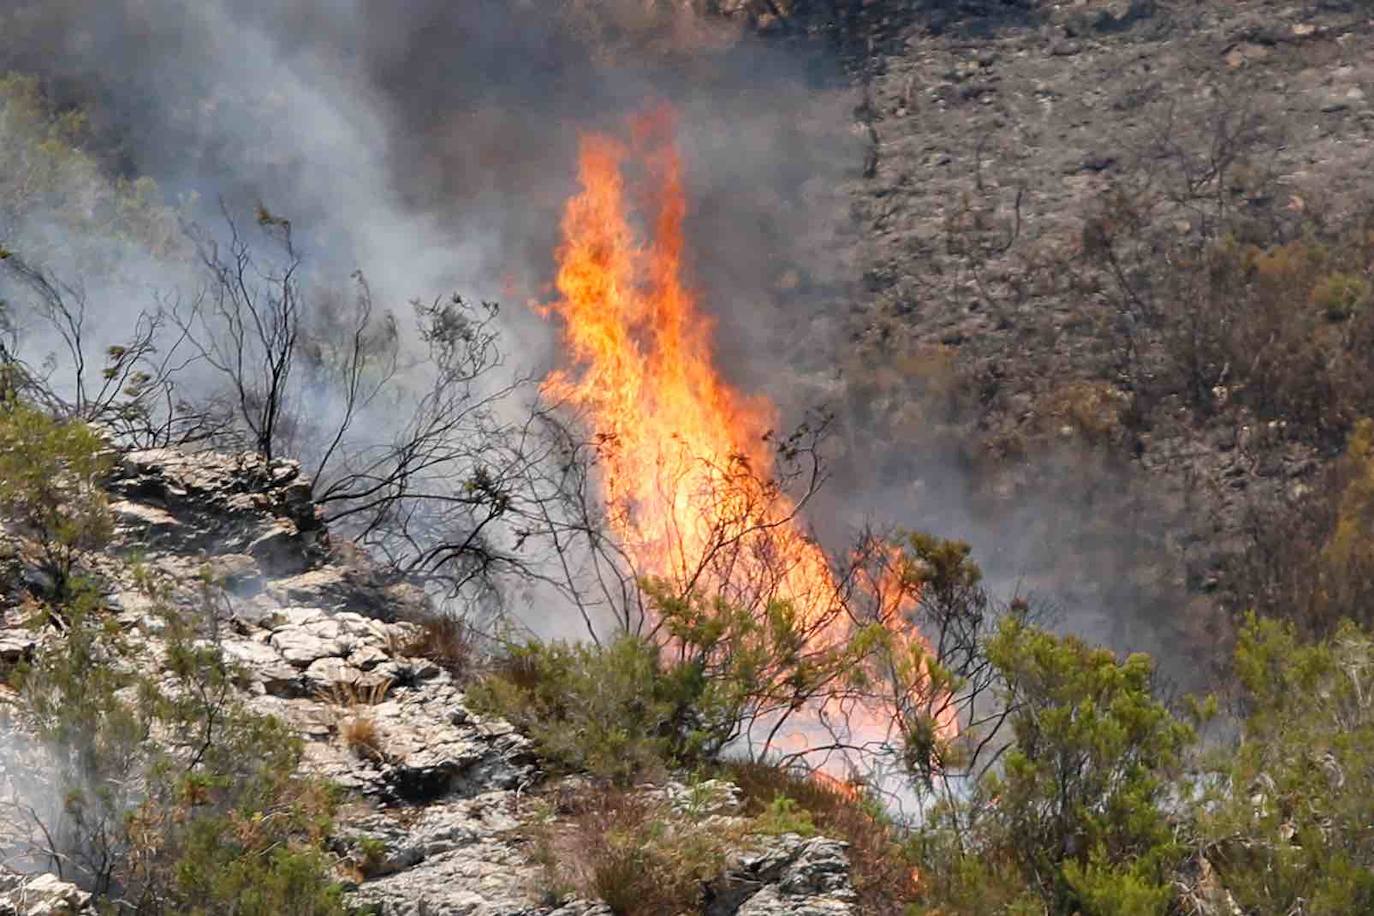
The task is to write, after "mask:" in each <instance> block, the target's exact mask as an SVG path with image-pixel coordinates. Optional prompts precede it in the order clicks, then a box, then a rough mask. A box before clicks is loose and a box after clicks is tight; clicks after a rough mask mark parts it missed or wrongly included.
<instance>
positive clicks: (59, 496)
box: [0, 396, 112, 597]
mask: <svg viewBox="0 0 1374 916" xmlns="http://www.w3.org/2000/svg"><path fill="white" fill-rule="evenodd" d="M109 468H110V459H109V457H108V455H107V454H106V452H105V444H104V443H103V442H102V441H101V440H100V437H99V436H97V435H96V434H95V433H94V432H92V431H91V430H90V428H89V427H87V426H86V425H85V424H83V423H80V422H77V421H72V420H68V421H61V420H55V419H53V418H52V417H50V416H48V415H47V414H46V413H44V412H43V411H41V410H38V409H36V408H34V407H31V406H29V405H27V404H25V403H23V402H21V401H19V400H18V399H16V398H14V397H13V396H11V397H9V398H8V399H7V400H5V401H4V402H3V403H0V511H3V512H4V514H5V517H6V520H7V521H8V523H9V524H10V525H11V526H12V530H14V531H15V533H16V534H18V535H20V536H21V537H24V538H30V539H32V540H33V541H34V543H35V544H36V545H37V548H38V552H39V559H40V563H41V565H42V568H43V570H44V572H46V573H47V574H48V575H49V576H50V577H51V579H52V591H53V593H54V594H55V595H56V596H58V597H63V596H65V595H66V594H67V592H68V589H69V586H70V583H71V577H72V571H73V569H74V568H75V566H76V564H77V562H78V561H79V559H80V558H81V556H82V554H84V553H85V552H87V551H90V550H95V549H98V548H100V547H101V546H103V545H104V544H105V543H106V542H107V541H108V540H109V538H110V535H111V532H112V522H111V519H110V514H109V509H108V505H107V501H106V497H105V493H104V491H103V490H102V489H101V482H102V480H103V478H104V477H105V475H106V474H107V473H108V472H109Z"/></svg>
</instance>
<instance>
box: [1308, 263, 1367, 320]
mask: <svg viewBox="0 0 1374 916" xmlns="http://www.w3.org/2000/svg"><path fill="white" fill-rule="evenodd" d="M1311 298H1312V304H1313V305H1315V306H1316V307H1317V308H1319V309H1321V310H1322V312H1324V313H1325V314H1326V317H1327V318H1330V319H1331V320H1332V321H1342V320H1344V319H1346V318H1349V317H1351V316H1352V315H1354V314H1355V313H1356V312H1358V311H1359V310H1360V309H1363V308H1364V307H1365V306H1366V305H1367V304H1368V303H1369V281H1368V280H1366V279H1365V278H1364V277H1361V276H1359V275H1358V274H1348V273H1334V274H1327V275H1326V276H1324V277H1322V278H1321V279H1320V280H1318V281H1317V284H1316V285H1315V286H1313V287H1312V296H1311Z"/></svg>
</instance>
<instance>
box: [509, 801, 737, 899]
mask: <svg viewBox="0 0 1374 916" xmlns="http://www.w3.org/2000/svg"><path fill="white" fill-rule="evenodd" d="M535 839H536V845H537V856H538V857H539V859H540V860H541V861H542V862H543V863H544V866H545V871H546V892H547V894H548V896H549V897H551V898H553V899H558V898H560V897H563V896H566V895H568V894H576V895H578V896H581V897H584V898H589V899H599V900H603V901H605V903H606V904H607V905H608V906H609V907H610V908H611V912H613V913H615V914H616V916H686V914H694V913H699V912H701V904H702V900H703V894H704V890H705V887H706V883H707V882H708V881H710V880H711V879H713V878H716V877H718V876H719V875H720V874H721V872H722V871H723V870H724V868H725V865H726V863H727V861H728V855H729V853H730V852H731V850H732V847H733V846H735V845H737V844H739V843H740V841H741V840H742V839H743V830H742V829H741V828H728V827H725V826H724V825H722V824H721V823H719V822H714V821H707V820H704V819H697V818H694V817H692V816H690V815H688V814H683V813H679V812H675V811H673V810H672V809H671V807H670V806H668V805H667V804H665V803H664V802H662V801H660V800H657V799H655V798H652V797H648V796H645V795H636V794H633V793H630V792H625V791H621V790H616V789H604V790H597V791H593V792H591V793H589V794H587V795H584V796H582V797H581V798H579V799H578V800H577V802H576V804H575V806H574V808H573V810H572V811H570V812H568V815H567V816H566V817H564V818H561V819H559V820H557V821H552V822H550V823H548V824H546V825H544V826H543V827H542V828H541V829H539V830H537V831H536V835H535Z"/></svg>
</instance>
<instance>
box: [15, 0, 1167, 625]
mask: <svg viewBox="0 0 1374 916" xmlns="http://www.w3.org/2000/svg"><path fill="white" fill-rule="evenodd" d="M662 6H670V5H662ZM652 7H653V5H652V4H646V3H644V2H642V0H624V2H603V3H577V2H573V0H567V2H562V3H554V2H536V0H462V2H458V3H455V2H452V0H403V2H395V3H388V4H376V3H367V2H364V0H298V2H286V0H203V2H199V3H196V4H186V3H184V2H177V0H110V2H105V3H99V4H92V3H89V2H87V0H18V2H15V0H11V2H10V3H9V4H7V5H6V7H5V11H4V12H0V71H3V70H6V69H10V70H16V71H20V72H25V73H32V74H36V75H38V76H39V77H41V79H42V82H43V87H44V89H45V91H46V92H47V93H48V94H49V95H50V96H51V97H52V98H54V99H55V100H57V102H58V103H59V104H62V105H72V106H79V107H80V108H81V109H83V110H84V111H86V112H87V113H88V114H89V117H90V120H91V136H92V138H93V150H94V152H95V154H96V155H97V156H98V157H99V159H100V160H101V161H102V162H104V163H106V164H107V166H108V168H109V170H110V173H111V174H117V175H123V176H150V177H151V178H153V179H154V180H155V181H156V182H157V185H158V187H159V189H160V194H161V195H162V197H163V198H164V199H165V200H167V201H170V202H173V203H174V204H175V206H176V207H177V208H178V209H179V211H180V213H181V214H183V215H184V216H185V217H186V218H189V219H190V220H192V221H195V222H198V223H201V224H203V225H205V226H207V227H210V228H211V230H212V231H216V232H222V230H223V226H222V220H221V217H220V214H219V212H218V209H219V204H220V201H224V202H225V204H226V205H227V206H228V207H229V208H230V209H231V210H233V211H235V212H239V213H244V212H250V211H251V209H252V207H253V206H254V205H255V204H257V203H259V202H261V203H262V204H263V205H265V206H266V207H268V208H269V209H270V210H271V212H272V213H274V214H276V215H279V216H284V217H287V218H289V219H291V220H292V222H293V225H294V226H295V227H296V229H297V232H298V238H299V240H300V242H301V245H302V247H303V249H304V250H305V252H306V255H307V258H308V264H309V266H310V270H311V272H312V281H313V282H315V283H318V284H320V285H322V286H326V287H327V286H333V287H334V288H341V287H343V286H344V285H345V284H346V283H347V278H348V276H349V274H350V273H351V272H352V271H354V270H359V269H360V270H362V271H363V272H364V273H365V274H366V275H367V278H368V281H369V283H370V286H371V289H372V292H373V296H374V298H375V299H376V301H377V303H378V304H379V306H381V307H384V308H390V309H393V310H395V311H397V312H398V313H399V314H401V315H404V313H405V311H406V306H405V304H406V303H407V302H408V301H409V300H411V299H412V298H416V297H418V298H421V299H425V300H428V299H432V298H433V297H436V296H440V295H443V294H445V293H447V292H449V291H452V290H457V291H460V292H462V293H463V294H464V295H466V296H468V297H470V298H475V299H491V300H499V301H501V302H503V303H504V305H505V308H504V309H503V311H502V323H503V327H502V332H503V337H504V341H505V342H504V347H505V349H506V351H507V352H508V354H509V357H508V362H509V367H510V369H511V370H512V371H513V372H520V373H524V374H528V375H531V376H534V377H537V376H539V375H542V374H543V372H544V370H545V369H546V368H547V367H548V366H549V365H550V364H551V361H552V355H551V330H550V328H549V326H548V325H547V323H546V322H545V320H544V319H543V318H541V317H540V316H538V315H537V314H536V313H535V312H533V311H531V310H529V309H527V308H526V305H527V304H528V303H530V302H537V301H544V300H547V299H548V298H550V295H551V294H550V286H549V284H550V280H551V270H552V252H553V250H554V248H555V246H556V244H557V240H558V231H559V226H558V221H559V214H560V211H561V207H562V204H563V202H564V201H565V200H566V198H567V197H568V195H569V194H570V193H571V192H572V190H573V180H574V168H575V162H576V148H577V142H578V135H579V133H580V132H581V131H584V130H587V129H597V130H606V129H609V130H613V131H614V130H619V129H620V128H621V125H622V124H623V122H624V119H625V117H626V115H628V114H630V113H633V112H638V111H640V110H642V109H643V108H644V107H645V106H647V105H649V104H653V103H655V102H658V101H667V102H670V103H672V105H673V106H674V108H675V109H676V110H677V112H678V115H679V119H680V124H679V129H680V135H681V139H682V144H683V153H684V160H685V162H686V164H687V174H686V180H687V185H688V187H687V191H688V197H689V200H690V201H691V206H692V209H691V212H690V213H689V216H688V225H687V230H688V238H689V257H690V258H691V261H690V263H689V269H690V277H689V282H690V283H691V284H693V285H694V286H696V287H697V289H698V290H699V292H700V294H701V300H702V302H703V306H704V308H705V309H706V310H707V311H708V312H709V313H710V314H711V315H712V316H713V318H714V319H715V320H716V321H717V323H718V327H717V334H716V339H717V348H718V353H719V362H720V365H721V368H722V371H723V373H724V374H725V375H726V377H727V378H728V379H729V380H731V381H732V382H735V383H737V384H739V385H740V386H741V387H743V388H745V389H746V390H750V391H761V392H763V393H766V394H768V395H769V396H771V397H772V398H773V399H774V400H775V401H776V402H777V403H778V404H779V406H780V413H781V416H782V417H783V419H784V422H785V421H786V419H787V418H789V417H796V416H798V415H799V413H800V411H801V410H802V409H804V408H805V407H808V406H812V405H815V404H817V403H818V402H822V401H825V400H827V399H828V398H830V396H831V395H833V394H835V393H837V392H838V391H839V390H840V385H839V383H838V380H837V373H836V371H835V368H834V367H835V365H836V364H837V361H838V360H837V354H838V353H839V352H841V351H842V349H843V348H844V346H845V342H844V336H845V334H846V332H847V328H848V314H847V313H848V303H849V302H851V301H852V300H853V299H854V297H855V296H856V292H855V288H854V281H855V280H856V279H857V278H856V277H855V274H856V272H857V268H856V266H855V264H854V263H853V262H852V257H853V255H852V252H853V251H854V250H855V246H854V245H853V244H852V239H849V238H847V235H848V233H849V232H850V231H851V228H850V227H851V222H850V219H849V216H848V202H847V198H846V194H847V188H846V185H847V183H848V182H849V181H851V180H853V179H854V178H855V177H856V175H857V171H858V169H859V168H860V167H861V165H862V153H861V150H860V139H859V135H858V132H857V131H856V130H855V123H854V115H853V110H854V105H855V103H856V101H857V100H856V99H855V97H854V95H853V93H852V92H851V91H850V90H849V89H848V88H847V87H846V85H845V83H844V80H843V78H842V73H841V67H840V65H839V62H838V61H837V60H835V59H834V58H833V57H830V56H828V55H827V53H826V51H825V50H824V49H821V48H812V49H810V50H799V49H797V48H795V47H788V48H779V47H773V46H768V45H765V44H763V43H762V42H760V41H757V40H754V39H751V38H749V37H747V36H744V35H742V34H739V33H737V32H736V31H734V30H733V29H731V28H730V27H728V26H708V25H705V24H703V23H702V22H701V21H700V20H699V19H693V18H687V17H684V16H682V15H679V14H677V13H675V12H673V11H672V10H671V9H667V10H666V11H658V12H654V11H653V10H652V9H651V8H652ZM0 139H2V138H0ZM88 178H89V176H88ZM38 227H43V228H42V231H41V232H39V229H38ZM0 231H3V232H5V233H6V238H3V239H0V243H5V242H6V240H7V239H8V238H9V237H11V236H24V235H25V233H29V234H30V237H32V238H36V239H41V240H43V244H44V246H47V245H48V243H54V244H52V245H51V249H50V250H52V251H57V250H59V249H60V248H61V247H62V245H61V244H56V243H59V242H61V243H67V244H71V245H73V246H75V247H79V248H81V249H82V250H89V249H90V247H91V246H90V245H89V244H88V243H89V242H90V240H91V239H93V238H100V237H101V236H100V234H99V233H98V232H97V231H95V230H94V229H89V228H86V229H81V230H80V231H75V230H72V229H71V228H70V227H69V226H67V225H66V224H64V223H62V222H61V221H59V220H55V219H51V218H48V216H47V215H45V214H44V213H43V212H42V208H41V206H40V207H39V208H38V209H37V210H35V211H33V212H31V213H30V215H29V217H28V218H27V219H26V221H25V223H24V225H22V226H18V227H0ZM78 239H80V240H83V241H82V242H81V244H80V245H76V243H75V241H74V240H78ZM105 244H109V245H113V246H114V247H113V248H111V249H110V252H111V253H110V254H108V255H107V256H106V257H105V258H104V259H103V260H102V261H101V262H100V263H101V264H102V265H105V266H103V267H101V268H100V270H95V269H93V268H91V266H90V263H89V262H85V261H82V262H79V263H80V265H83V266H84V268H85V269H87V270H88V273H89V275H88V276H86V278H85V284H86V287H87V288H88V289H91V290H96V289H97V288H99V289H100V291H101V293H102V295H100V296H99V297H93V298H92V303H93V305H92V308H93V310H95V311H98V312H99V314H98V315H97V316H96V318H97V319H98V321H97V325H98V327H99V328H100V329H101V333H103V334H105V335H110V336H111V337H112V338H113V336H114V335H116V334H117V332H118V331H120V330H121V329H126V328H127V327H128V326H129V324H130V322H131V321H132V320H133V318H134V317H135V316H136V315H137V313H138V311H139V310H140V309H142V308H144V307H146V306H147V305H148V304H149V303H150V299H151V297H152V296H153V295H154V294H159V295H164V296H165V295H190V294H192V293H193V291H194V284H195V280H194V279H190V278H189V277H188V273H187V271H186V268H185V263H184V259H183V260H179V259H178V256H177V253H176V252H158V253H156V254H154V253H151V252H147V251H143V252H142V253H141V254H138V255H135V254H134V253H132V252H131V251H130V250H129V246H128V244H127V242H119V243H117V244H116V243H114V242H107V243H105ZM183 254H184V253H183ZM110 263H114V264H117V265H119V270H118V271H114V270H113V269H112V268H110V267H109V266H108V265H109V264H110ZM67 264H68V266H72V265H76V264H78V262H77V261H72V260H69V261H68V262H67ZM101 270H103V271H105V272H106V273H107V274H110V273H114V272H121V275H122V279H121V280H120V281H119V282H117V283H111V282H108V279H109V278H108V276H107V277H105V280H106V282H105V285H104V286H103V287H102V286H101V282H102V275H101V273H100V271H101ZM408 327H409V326H408V325H406V324H405V323H404V322H403V328H408ZM108 342H116V340H115V339H110V340H109V341H108ZM406 343H407V344H408V345H410V346H415V345H417V342H416V341H415V339H414V338H413V336H410V337H407V338H406ZM372 419H373V420H376V421H378V422H383V421H385V420H386V419H388V418H384V417H379V418H372ZM390 420H392V421H394V422H399V421H402V420H404V418H403V417H399V418H398V417H391V418H390ZM865 432H866V430H865V429H864V427H863V426H862V425H859V426H858V427H857V429H856V438H857V439H862V437H863V436H864V434H865ZM845 457H846V460H856V459H857V460H860V461H867V462H868V463H869V465H870V466H869V467H867V468H865V472H864V473H862V474H854V475H851V476H850V477H849V478H848V479H846V480H844V481H840V483H841V486H840V487H838V488H836V489H835V490H833V491H832V493H831V497H830V498H829V500H828V501H827V502H825V503H824V504H823V505H821V506H820V507H819V508H820V509H821V512H820V513H819V514H818V515H817V516H816V517H814V518H813V519H812V521H813V522H815V523H816V524H817V525H818V527H819V528H820V529H821V530H822V532H823V533H827V534H829V535H836V536H837V532H841V530H842V529H848V528H852V527H853V526H855V525H858V524H860V523H861V522H863V521H866V520H869V519H873V520H876V521H878V522H879V523H884V524H886V523H890V524H899V525H905V526H908V527H915V528H921V529H925V530H931V531H933V532H935V533H938V534H946V535H951V536H960V537H965V538H968V539H969V540H971V541H972V542H973V543H974V545H975V548H976V549H977V552H978V555H979V556H980V558H982V559H983V561H984V565H985V567H986V568H987V570H988V572H989V578H990V579H991V581H992V582H993V584H994V585H995V586H997V587H999V589H1000V590H1002V591H1010V590H1015V589H1017V588H1021V589H1023V590H1025V589H1028V588H1032V587H1033V588H1034V589H1035V590H1036V591H1042V592H1047V593H1049V594H1050V595H1051V597H1052V598H1053V599H1055V600H1057V601H1058V602H1059V603H1060V604H1061V605H1062V606H1063V607H1064V609H1065V613H1066V615H1067V616H1068V618H1069V620H1068V625H1069V626H1070V627H1072V628H1076V629H1082V630H1087V631H1089V632H1091V633H1092V634H1093V635H1094V636H1100V637H1102V638H1105V639H1108V640H1110V641H1112V642H1114V643H1116V644H1118V645H1127V646H1130V647H1132V648H1135V647H1148V648H1155V649H1158V648H1160V647H1161V645H1163V644H1164V642H1162V640H1166V637H1165V636H1161V634H1165V633H1167V628H1166V627H1163V626H1161V625H1160V623H1159V621H1158V619H1157V618H1158V617H1159V616H1160V614H1161V613H1162V611H1161V610H1160V605H1159V604H1158V603H1157V599H1156V598H1154V597H1147V594H1148V595H1153V594H1154V592H1152V591H1151V590H1150V589H1149V588H1136V587H1135V586H1134V584H1133V583H1134V581H1135V579H1136V578H1137V577H1138V576H1139V575H1141V574H1142V570H1144V571H1145V574H1146V575H1155V574H1156V572H1155V568H1156V567H1157V563H1156V561H1155V560H1154V559H1146V560H1143V561H1142V560H1141V559H1140V557H1141V556H1142V555H1143V554H1142V550H1143V551H1144V553H1149V551H1148V550H1147V549H1144V548H1140V547H1139V544H1138V543H1137V540H1136V539H1135V538H1134V536H1133V535H1130V534H1129V532H1128V531H1127V530H1126V529H1128V528H1130V527H1132V526H1131V525H1129V524H1122V523H1121V522H1120V521H1119V519H1112V520H1111V521H1110V523H1107V522H1104V520H1103V515H1104V508H1103V507H1104V506H1105V505H1107V504H1108V503H1110V504H1111V505H1112V506H1113V507H1117V508H1113V509H1111V510H1110V511H1109V512H1108V513H1107V514H1112V513H1116V514H1118V515H1119V500H1116V501H1114V500H1113V499H1109V498H1108V497H1109V496H1111V494H1109V493H1099V494H1098V495H1096V496H1093V495H1090V494H1086V493H1085V492H1084V491H1083V490H1081V489H1079V490H1075V489H1073V488H1072V487H1061V488H1059V489H1057V490H1055V491H1053V492H1048V491H1047V492H1046V495H1045V496H1044V498H1042V499H1037V500H1034V501H1031V502H1023V503H1021V504H1018V505H1014V506H1011V505H1007V504H1005V503H999V502H998V501H997V500H995V499H994V500H987V499H983V498H981V497H983V496H985V494H981V493H979V492H978V486H977V482H978V481H979V480H980V479H981V478H980V477H979V475H977V474H974V473H972V472H970V471H969V469H968V468H966V467H961V466H960V464H959V461H958V459H957V458H955V457H953V456H952V455H951V454H950V453H948V452H945V451H942V450H938V449H935V448H933V447H929V444H928V443H923V442H921V441H910V442H888V443H881V444H877V443H872V444H870V445H868V446H866V447H858V448H850V450H849V451H848V452H847V453H846V456H845ZM1069 460H1071V461H1076V460H1078V459H1077V458H1071V459H1069ZM1072 476H1073V475H1059V477H1058V478H1057V479H1059V480H1061V481H1063V480H1065V479H1067V478H1072ZM1099 479H1101V480H1103V481H1106V482H1107V487H1106V489H1107V490H1110V489H1111V482H1112V481H1115V480H1116V479H1117V478H1116V476H1115V475H1114V474H1110V473H1107V474H1104V475H1102V476H1101V477H1100V478H1099ZM980 503H981V504H982V505H981V507H980ZM1066 532H1068V533H1069V534H1070V535H1072V536H1071V537H1068V538H1066V537H1065V533H1066ZM1066 540H1067V541H1072V542H1073V544H1071V545H1069V546H1064V545H1065V541H1066ZM1146 540H1148V538H1147V539H1146ZM1083 545H1088V547H1090V548H1091V549H1090V550H1087V551H1086V552H1083V550H1081V549H1080V548H1082V547H1083ZM1148 547H1149V545H1148V544H1146V548H1148ZM1065 557H1069V558H1070V559H1071V560H1072V562H1068V563H1066V562H1065ZM1159 575H1162V576H1164V578H1167V573H1161V574H1159ZM1085 582H1086V583H1090V585H1089V586H1088V587H1087V588H1083V587H1080V584H1081V583H1085ZM1142 631H1143V632H1142Z"/></svg>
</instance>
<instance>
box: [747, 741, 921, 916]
mask: <svg viewBox="0 0 1374 916" xmlns="http://www.w3.org/2000/svg"><path fill="white" fill-rule="evenodd" d="M723 775H724V777H725V778H726V779H729V780H730V781H732V782H733V783H735V785H737V786H739V787H740V790H741V797H742V799H743V803H744V811H743V813H744V814H745V815H748V816H751V817H759V816H762V815H767V814H768V812H769V811H770V809H772V808H773V807H774V803H775V800H776V799H778V798H789V799H791V800H792V801H793V802H795V803H796V807H797V808H799V809H801V810H802V811H806V812H808V813H809V814H810V816H811V821H812V822H813V823H814V824H815V827H816V830H817V831H818V832H819V833H821V834H823V835H825V836H829V837H835V838H836V839H841V840H844V841H846V842H847V843H849V860H850V867H851V870H852V877H853V881H854V889H855V890H856V891H857V892H858V895H859V909H860V911H861V912H863V913H868V914H874V916H901V914H904V913H906V912H908V911H909V907H910V906H911V905H912V904H914V903H915V902H916V891H917V887H916V883H915V881H914V880H913V874H914V872H913V869H914V866H915V863H914V862H913V861H912V860H911V857H910V856H909V855H908V853H907V851H906V849H905V848H904V847H903V845H902V843H901V836H900V832H899V831H898V829H897V828H896V827H894V826H893V825H892V823H891V822H889V821H888V820H887V819H886V818H885V817H884V816H883V815H882V814H881V810H880V809H879V808H878V807H877V806H876V805H873V804H871V803H869V802H868V801H867V799H866V796H865V795H864V793H863V791H862V790H856V789H855V788H853V787H850V786H849V785H847V784H845V783H841V782H839V781H835V780H828V779H814V778H810V777H808V776H806V775H804V774H801V773H797V772H794V771H790V770H786V769H782V768H780V767H776V766H772V765H769V764H765V763H744V762H736V763H729V764H726V766H725V772H724V774H723Z"/></svg>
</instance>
